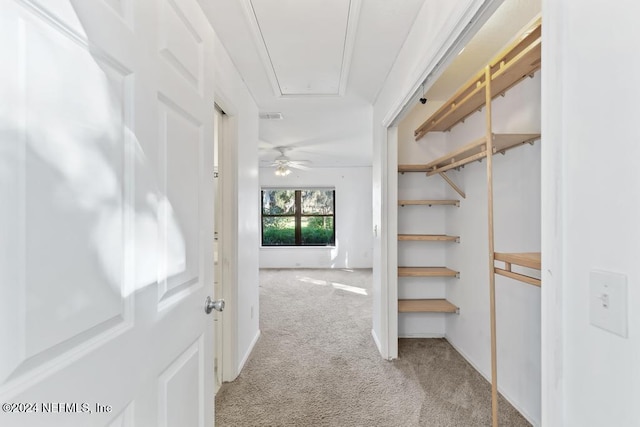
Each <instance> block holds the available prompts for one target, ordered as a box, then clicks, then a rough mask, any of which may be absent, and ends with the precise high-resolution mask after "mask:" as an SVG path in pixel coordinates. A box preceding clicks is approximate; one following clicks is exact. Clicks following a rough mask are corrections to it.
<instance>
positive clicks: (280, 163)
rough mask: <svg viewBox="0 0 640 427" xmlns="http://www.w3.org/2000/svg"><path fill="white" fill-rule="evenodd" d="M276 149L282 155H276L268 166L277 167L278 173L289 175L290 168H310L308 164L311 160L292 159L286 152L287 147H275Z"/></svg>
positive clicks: (279, 174)
mask: <svg viewBox="0 0 640 427" xmlns="http://www.w3.org/2000/svg"><path fill="white" fill-rule="evenodd" d="M275 150H276V151H278V152H280V155H279V156H278V157H276V158H275V159H274V160H273V162H271V163H270V164H269V165H268V166H270V167H275V168H276V172H275V173H276V175H278V176H287V175H289V174H290V173H291V169H290V168H294V169H301V170H306V169H309V167H308V166H306V165H307V164H309V163H311V162H310V161H309V160H292V159H291V158H289V157H288V156H287V155H286V154H285V151H286V150H287V147H275Z"/></svg>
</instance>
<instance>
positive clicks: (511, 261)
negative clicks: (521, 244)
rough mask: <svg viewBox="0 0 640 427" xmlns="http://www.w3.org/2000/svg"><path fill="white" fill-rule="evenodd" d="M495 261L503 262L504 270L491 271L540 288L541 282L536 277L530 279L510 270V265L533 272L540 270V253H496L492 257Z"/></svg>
mask: <svg viewBox="0 0 640 427" xmlns="http://www.w3.org/2000/svg"><path fill="white" fill-rule="evenodd" d="M493 259H494V260H496V261H502V262H504V269H502V268H498V267H494V268H493V271H494V272H495V273H496V274H499V275H501V276H505V277H509V278H511V279H514V280H519V281H521V282H525V283H528V284H530V285H534V286H540V285H541V284H542V281H541V280H540V279H538V278H537V277H531V276H528V275H526V274H522V273H516V272H514V271H512V270H511V266H512V265H518V266H520V267H527V268H532V269H534V270H540V268H541V256H540V252H520V253H505V252H496V253H495V254H494V256H493Z"/></svg>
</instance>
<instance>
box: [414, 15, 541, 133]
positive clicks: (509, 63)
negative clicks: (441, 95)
mask: <svg viewBox="0 0 640 427" xmlns="http://www.w3.org/2000/svg"><path fill="white" fill-rule="evenodd" d="M541 35H542V27H541V20H540V19H538V20H537V21H536V22H535V24H534V25H533V26H532V27H531V28H529V29H528V30H527V31H525V32H524V33H523V35H522V36H521V37H519V38H518V39H516V41H514V42H513V43H512V44H511V45H509V46H508V47H507V48H506V49H505V50H503V51H502V52H501V53H500V54H498V55H497V56H496V57H495V58H494V59H493V60H492V61H491V62H490V63H489V67H490V78H491V98H495V97H496V96H498V95H501V94H503V93H504V92H505V91H507V90H509V89H510V88H511V87H512V86H514V85H515V84H517V83H518V82H519V81H520V80H522V79H524V78H526V77H527V76H530V75H532V74H533V73H535V72H536V71H537V70H539V69H540V65H541V58H542V55H541V53H542V49H541ZM485 79H486V77H485V71H484V70H480V71H479V72H478V73H477V74H476V75H475V76H473V78H471V79H470V80H469V81H468V82H467V83H466V84H465V85H464V86H462V87H461V88H460V90H458V91H457V92H456V93H455V94H454V95H453V96H452V97H451V98H450V99H449V100H448V101H447V102H445V103H444V104H443V105H442V106H441V107H440V108H439V109H438V110H437V111H436V112H435V113H433V115H431V117H429V118H428V119H427V120H425V121H424V123H422V124H421V125H420V126H419V127H418V128H417V129H416V130H415V132H414V136H415V139H416V141H417V140H418V139H420V138H422V137H423V136H424V135H426V134H427V133H429V132H432V131H446V130H449V129H451V128H452V127H453V126H455V125H456V124H458V123H460V122H462V121H464V119H466V118H467V117H468V116H469V115H470V114H472V113H473V112H474V111H476V110H479V109H480V108H482V106H483V105H484V104H485V102H486V99H485V86H486V81H485Z"/></svg>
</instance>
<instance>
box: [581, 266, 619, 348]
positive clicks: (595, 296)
mask: <svg viewBox="0 0 640 427" xmlns="http://www.w3.org/2000/svg"><path fill="white" fill-rule="evenodd" d="M589 291H590V292H589V320H590V322H591V324H592V325H594V326H597V327H599V328H602V329H604V330H606V331H609V332H612V333H614V334H616V335H620V336H621V337H623V338H627V335H628V330H627V322H628V321H627V276H625V275H624V274H618V273H610V272H607V271H599V270H592V271H591V273H590V275H589Z"/></svg>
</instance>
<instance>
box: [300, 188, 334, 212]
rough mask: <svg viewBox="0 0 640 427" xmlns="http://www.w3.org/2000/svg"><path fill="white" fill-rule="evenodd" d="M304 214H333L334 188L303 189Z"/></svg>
mask: <svg viewBox="0 0 640 427" xmlns="http://www.w3.org/2000/svg"><path fill="white" fill-rule="evenodd" d="M302 214H303V215H305V214H306V215H313V214H315V215H332V214H333V190H302Z"/></svg>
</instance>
